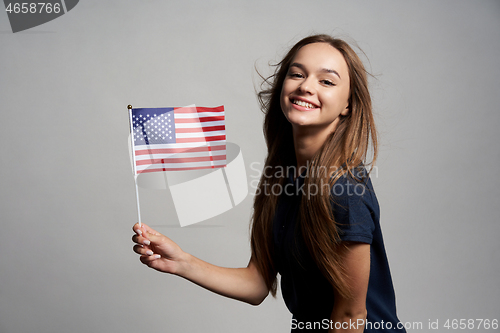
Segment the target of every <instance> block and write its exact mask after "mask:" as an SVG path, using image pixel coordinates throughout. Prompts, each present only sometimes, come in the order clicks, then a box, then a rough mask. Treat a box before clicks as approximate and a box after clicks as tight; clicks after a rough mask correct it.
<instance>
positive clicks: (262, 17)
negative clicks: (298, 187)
mask: <svg viewBox="0 0 500 333" xmlns="http://www.w3.org/2000/svg"><path fill="white" fill-rule="evenodd" d="M320 32H321V33H330V34H333V35H336V36H340V37H345V38H347V39H348V40H349V41H351V42H354V41H356V42H357V44H358V45H359V47H360V48H361V49H362V50H364V52H365V54H366V57H364V56H363V59H364V60H365V61H366V64H367V68H368V69H369V70H370V72H371V73H373V74H374V78H373V79H371V89H372V93H373V99H374V107H375V112H376V120H377V122H378V129H379V133H380V138H381V147H380V148H381V149H380V158H379V161H378V169H377V170H378V174H377V175H374V176H375V177H374V184H375V188H376V191H377V194H378V198H379V201H380V204H381V209H382V228H383V231H384V237H385V241H386V248H387V252H388V256H389V261H390V264H391V269H392V275H393V280H394V285H395V289H396V293H397V305H398V311H399V317H400V319H401V320H402V321H403V322H422V324H423V328H422V329H414V330H409V331H413V332H417V331H428V323H429V320H430V321H432V322H435V321H436V320H439V325H440V328H442V325H443V324H444V323H445V321H446V320H447V319H471V318H472V319H476V318H482V319H490V320H491V319H495V318H496V319H500V311H499V310H500V288H498V278H499V273H500V263H499V262H500V260H499V252H500V245H499V242H498V241H497V237H498V236H499V232H500V225H499V223H498V221H499V215H500V214H499V213H500V211H499V199H500V182H499V180H498V176H497V172H498V163H499V162H500V149H499V146H498V143H499V134H498V132H497V130H498V128H499V126H500V115H499V112H498V111H499V109H498V105H499V104H500V97H499V96H500V94H499V87H500V69H499V59H500V2H499V1H455V0H453V1H411V2H410V1H404V2H403V1H349V2H347V1H332V0H328V1H326V0H314V1H295V0H294V1H290V0H287V1H284V0H280V1H261V0H254V1H245V2H244V1H235V0H231V1H182V2H181V1H154V0H148V1H131V0H127V1H123V0H121V1H117V0H115V1H97V0H86V1H84V0H82V1H80V3H79V4H78V5H77V6H76V7H75V8H74V9H73V10H72V11H71V12H69V13H68V14H66V15H63V16H62V17H60V18H58V19H56V20H54V21H51V22H49V23H46V24H44V25H41V26H38V27H36V28H33V29H30V30H26V31H25V32H20V33H16V34H13V33H12V31H11V30H10V26H9V23H8V19H7V15H6V13H5V12H4V11H3V10H2V11H1V12H0V45H1V47H0V101H1V115H2V118H1V120H2V123H1V130H0V147H1V165H0V166H1V167H0V172H1V190H0V196H1V200H0V214H1V215H0V218H1V221H2V240H1V241H0V267H1V269H0V332H1V333H17V332H24V333H26V332H28V333H29V332H36V333H43V332H47V333H53V332H71V333H83V332H138V331H147V332H287V331H288V327H289V320H290V315H289V313H288V311H287V309H286V307H285V305H284V303H283V300H282V298H281V297H278V299H276V300H275V299H273V298H271V297H268V298H267V299H266V300H265V302H264V303H263V304H261V305H260V306H258V307H252V306H250V305H247V304H243V303H240V302H237V301H233V300H230V299H226V298H223V297H220V296H217V295H215V294H212V293H210V292H208V291H205V290H203V289H201V288H199V287H197V286H195V285H193V284H191V283H189V282H187V281H185V280H183V279H181V278H178V277H175V276H168V275H165V274H161V273H158V272H156V271H153V270H150V269H148V268H147V267H145V266H143V265H142V264H141V263H140V262H139V260H138V256H137V255H135V254H134V253H133V252H132V242H131V240H130V237H131V236H132V232H131V227H132V225H133V224H134V222H135V221H136V206H135V192H134V182H133V177H132V173H131V168H130V162H129V156H128V148H127V135H128V119H127V112H126V106H127V104H132V105H134V106H137V107H155V106H183V105H189V104H193V103H194V104H197V105H202V106H216V105H220V104H224V105H225V107H226V130H227V137H228V140H229V141H231V142H234V143H237V144H238V145H240V147H241V149H242V152H243V157H244V159H245V164H246V166H247V171H248V174H249V182H250V181H251V179H252V178H251V175H252V174H255V172H253V173H252V172H251V169H250V168H249V166H250V164H251V163H253V162H259V163H262V161H263V158H264V156H265V145H264V140H263V137H262V130H261V122H262V114H261V113H260V111H259V109H258V103H257V100H256V97H255V93H254V90H255V88H254V87H256V86H257V85H258V84H259V80H258V76H257V75H256V72H255V67H257V68H259V69H260V71H261V72H262V73H264V74H267V73H269V68H268V66H267V63H268V62H269V61H273V60H278V59H280V57H281V56H282V55H283V53H284V51H285V50H286V49H287V48H288V47H290V46H291V45H292V44H293V43H294V42H296V41H297V40H298V39H300V38H302V37H304V36H306V35H308V34H310V33H320ZM367 59H369V60H367ZM169 195H170V194H169V193H168V191H164V192H160V191H154V190H151V191H146V190H143V191H141V201H142V202H143V205H144V206H143V207H142V209H143V215H144V217H143V219H144V221H146V222H147V223H149V224H150V225H152V226H156V227H157V229H158V230H159V231H161V232H164V233H165V234H167V235H168V236H170V237H171V238H172V239H174V240H175V241H177V242H178V243H179V244H180V245H181V246H182V247H183V249H184V250H186V251H188V252H190V253H192V254H194V255H197V256H199V257H201V258H202V259H204V260H207V261H209V262H211V263H214V264H218V265H224V266H230V267H239V266H245V265H246V264H247V261H248V258H249V254H250V247H249V232H248V230H249V228H248V224H249V219H250V215H251V205H252V195H249V196H248V197H247V198H246V199H245V200H244V201H243V203H242V204H240V205H239V206H237V207H236V208H234V209H232V210H230V211H228V212H226V213H224V214H223V215H220V216H218V217H215V218H213V219H210V220H208V221H205V222H202V223H201V224H199V225H196V226H192V227H187V228H180V227H178V226H177V225H178V222H177V217H176V214H175V210H174V207H173V204H172V201H171V198H170V196H169ZM473 331H478V332H480V331H488V330H484V329H477V330H473ZM489 331H491V329H490V330H489Z"/></svg>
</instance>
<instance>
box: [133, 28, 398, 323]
mask: <svg viewBox="0 0 500 333" xmlns="http://www.w3.org/2000/svg"><path fill="white" fill-rule="evenodd" d="M266 82H267V83H269V85H270V88H269V89H267V90H263V91H261V92H260V93H259V100H260V102H261V106H262V110H263V111H264V113H265V121H264V135H265V138H266V143H267V147H268V156H267V158H266V163H265V170H266V172H265V173H263V175H262V177H261V180H260V183H259V187H258V190H257V193H256V196H255V201H254V214H253V221H252V233H251V246H252V256H251V259H250V262H249V264H248V266H247V267H245V268H222V267H218V266H214V265H211V264H208V263H206V262H204V261H202V260H200V259H198V258H195V257H193V256H191V255H189V254H188V253H185V252H183V251H182V250H181V249H180V248H179V246H177V245H176V244H175V243H174V242H173V241H171V240H170V239H169V238H167V237H166V236H164V235H162V234H160V233H158V232H156V231H155V230H153V229H151V228H149V227H148V226H147V225H144V224H143V225H142V227H139V225H137V224H136V225H134V227H133V229H134V231H135V233H136V234H135V235H134V236H133V241H134V242H135V243H137V245H135V246H134V251H135V252H137V253H138V254H140V255H141V257H140V260H141V262H142V263H144V264H146V265H148V266H149V267H151V268H154V269H156V270H159V271H161V272H166V273H171V274H176V275H179V276H181V277H184V278H186V279H188V280H190V281H192V282H194V283H196V284H198V285H200V286H202V287H204V288H207V289H209V290H211V291H213V292H216V293H218V294H221V295H224V296H227V297H231V298H234V299H237V300H241V301H244V302H248V303H250V304H254V305H258V304H260V303H261V302H262V301H263V300H264V299H265V298H266V297H267V295H268V294H269V293H271V294H272V295H273V296H275V295H276V288H277V274H278V273H279V274H280V275H281V290H282V294H283V298H284V300H285V303H286V305H287V307H288V309H289V310H290V312H291V313H292V314H293V318H292V321H291V329H292V332H295V331H309V332H312V331H314V332H404V328H402V327H399V326H401V323H399V320H398V318H397V316H396V306H395V296H394V290H393V286H392V281H391V275H390V271H389V266H388V262H387V258H386V254H385V249H384V244H383V240H382V234H381V230H380V225H379V207H378V203H377V199H376V197H375V193H374V191H373V188H372V184H371V181H370V179H369V173H368V172H367V170H366V169H365V165H367V164H369V163H368V161H367V158H368V156H370V155H371V156H372V162H373V161H374V160H375V159H376V156H377V140H376V132H375V126H374V122H373V115H372V109H371V99H370V94H369V91H368V83H367V77H366V71H365V69H364V66H363V64H362V62H361V60H360V59H359V58H358V56H357V55H356V53H355V52H354V51H353V50H352V49H351V47H350V46H349V45H348V44H347V43H345V42H344V41H342V40H340V39H335V38H332V37H330V36H327V35H315V36H309V37H306V38H304V39H302V40H301V41H299V42H298V43H297V44H296V45H295V46H293V47H292V49H291V50H290V51H289V52H288V54H287V55H286V56H285V58H284V59H283V60H282V61H281V62H280V63H279V64H278V65H277V68H276V71H275V74H274V75H272V76H271V77H270V78H268V79H266ZM370 150H371V151H370ZM370 153H371V154H370Z"/></svg>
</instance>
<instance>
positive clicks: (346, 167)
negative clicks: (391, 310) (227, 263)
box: [251, 35, 377, 297]
mask: <svg viewBox="0 0 500 333" xmlns="http://www.w3.org/2000/svg"><path fill="white" fill-rule="evenodd" d="M312 43H327V44H329V45H331V46H333V47H334V48H335V49H337V50H338V51H340V53H341V54H342V55H343V56H344V59H345V61H346V63H347V67H348V71H349V77H350V96H349V113H348V114H347V115H345V116H342V115H341V116H339V117H340V121H339V123H338V126H337V128H336V129H335V131H334V132H333V133H331V134H330V135H329V136H328V138H327V139H326V141H325V143H324V144H323V146H322V147H321V148H320V149H319V151H318V152H317V153H316V154H315V156H314V157H313V158H312V160H311V161H310V163H309V167H308V169H307V175H306V177H305V186H304V190H305V192H306V195H303V196H302V201H301V203H300V213H299V216H298V218H299V224H300V228H301V231H302V235H303V238H304V242H305V244H306V245H307V248H308V250H309V252H310V254H311V256H312V258H314V260H315V262H316V264H317V266H318V267H319V269H320V270H321V272H322V273H323V275H324V276H325V278H327V279H328V280H329V281H330V283H331V284H332V286H333V287H334V288H335V289H336V290H337V292H338V293H340V294H341V295H343V296H344V297H349V296H350V294H351V293H350V291H349V290H350V289H349V283H348V281H347V280H346V278H345V273H344V269H343V265H342V261H341V258H340V256H339V254H338V246H339V245H340V240H339V234H338V231H337V227H336V223H335V220H334V217H333V213H332V207H331V198H330V192H329V191H320V193H318V194H317V195H309V194H310V193H309V192H308V191H309V189H311V188H312V187H311V186H309V184H316V186H317V187H316V189H318V188H322V187H321V186H322V185H323V184H330V185H333V184H334V183H335V182H336V181H337V179H338V178H340V177H341V176H343V175H345V174H346V173H349V174H350V175H351V176H353V177H354V178H356V175H354V173H353V172H352V170H354V169H355V168H356V167H357V166H359V165H362V164H364V165H366V164H369V163H368V162H367V161H366V159H367V157H368V156H367V155H368V152H369V150H370V148H371V149H372V150H373V155H372V161H371V163H374V162H375V159H376V157H377V135H376V131H375V126H374V120H373V114H372V105H371V98H370V93H369V91H368V80H367V73H366V70H365V68H364V66H363V63H362V62H361V60H360V59H359V57H358V56H357V54H356V53H355V52H354V50H353V49H352V48H351V47H350V46H349V45H348V44H347V43H346V42H344V41H343V40H341V39H337V38H333V37H331V36H328V35H313V36H309V37H306V38H304V39H302V40H300V41H299V42H298V43H297V44H295V45H294V46H293V47H292V48H291V49H290V51H289V52H288V53H287V54H286V56H285V57H284V58H283V60H282V61H280V62H279V63H278V64H276V70H275V72H274V74H273V75H271V76H270V77H268V78H264V82H263V84H267V85H268V88H267V89H264V90H262V91H260V92H259V93H258V98H259V102H260V105H261V109H262V111H263V112H264V114H265V118H264V136H265V139H266V144H267V149H268V155H267V157H266V160H265V170H266V172H265V173H263V175H262V176H261V179H260V182H259V187H258V189H257V193H256V196H255V200H254V207H253V208H254V211H253V218H252V230H251V247H252V257H253V261H254V262H255V264H256V266H257V268H258V269H259V271H260V273H261V274H262V276H263V278H264V280H265V281H266V285H267V287H268V288H269V290H270V292H271V294H272V295H273V296H275V295H276V287H277V281H276V275H277V270H276V265H275V263H274V258H273V252H274V249H273V235H272V232H273V221H274V214H275V207H276V204H277V201H278V196H277V195H276V194H274V193H273V191H269V190H267V191H266V188H267V189H269V188H273V186H274V185H278V186H283V185H284V183H283V182H284V180H285V178H284V177H277V176H273V175H278V174H279V172H280V170H281V171H283V170H287V168H289V167H290V166H294V165H295V164H296V160H295V150H294V146H293V135H292V126H291V124H290V123H289V122H288V120H287V119H286V118H285V116H284V114H283V112H282V110H281V106H280V95H281V89H282V86H283V82H284V80H285V77H286V75H287V72H288V68H289V66H290V64H291V63H292V61H293V59H294V57H295V55H296V54H297V52H298V51H299V50H300V48H302V47H303V46H305V45H308V44H312ZM321 169H322V170H336V171H337V172H336V173H335V174H334V176H333V177H332V174H331V173H330V172H317V171H318V170H321ZM270 175H271V176H270ZM313 186H314V185H313Z"/></svg>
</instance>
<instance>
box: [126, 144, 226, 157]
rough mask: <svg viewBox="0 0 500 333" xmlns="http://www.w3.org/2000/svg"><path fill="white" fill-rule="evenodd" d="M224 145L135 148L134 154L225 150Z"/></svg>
mask: <svg viewBox="0 0 500 333" xmlns="http://www.w3.org/2000/svg"><path fill="white" fill-rule="evenodd" d="M225 149H226V145H220V146H205V147H192V148H188V147H186V148H163V149H142V150H136V151H135V156H139V155H154V154H178V153H199V152H204V151H216V150H225Z"/></svg>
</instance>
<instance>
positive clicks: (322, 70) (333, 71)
mask: <svg viewBox="0 0 500 333" xmlns="http://www.w3.org/2000/svg"><path fill="white" fill-rule="evenodd" d="M290 67H297V68H300V69H302V70H303V71H306V68H305V66H304V65H302V64H300V63H298V62H294V63H292V64H291V65H290ZM319 71H320V72H323V73H331V74H335V75H337V76H338V77H339V79H340V78H341V77H340V74H339V73H338V72H337V71H336V70H334V69H329V68H321V69H320V70H319Z"/></svg>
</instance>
